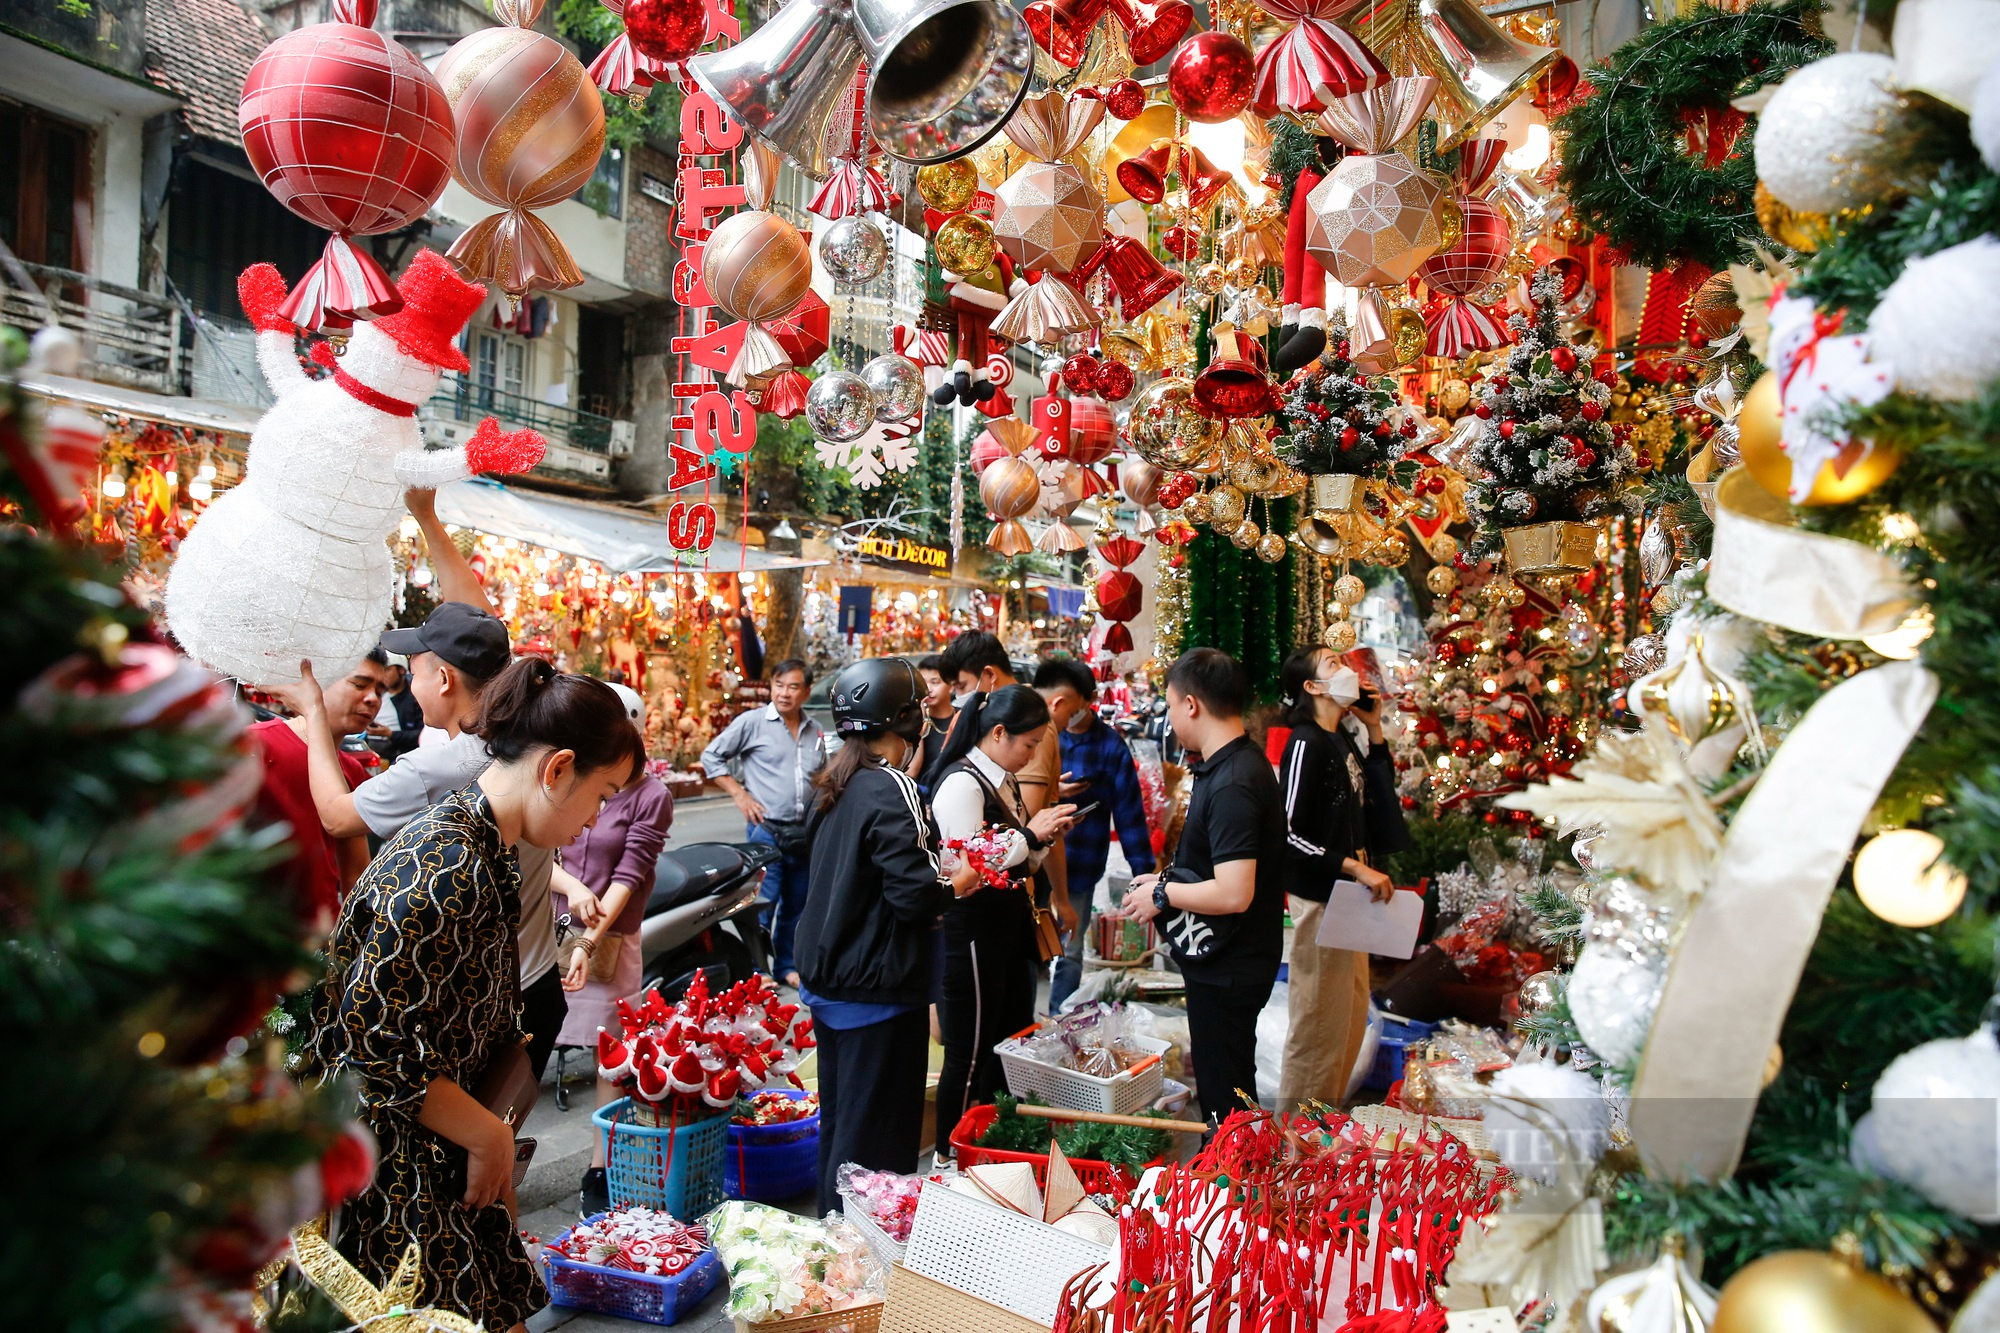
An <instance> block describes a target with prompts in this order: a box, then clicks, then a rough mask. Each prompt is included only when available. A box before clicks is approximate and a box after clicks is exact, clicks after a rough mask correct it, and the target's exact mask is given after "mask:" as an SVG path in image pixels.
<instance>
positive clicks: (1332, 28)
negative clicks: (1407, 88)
mask: <svg viewBox="0 0 2000 1333" xmlns="http://www.w3.org/2000/svg"><path fill="white" fill-rule="evenodd" d="M1260 7H1261V8H1262V9H1264V10H1265V11H1266V12H1268V13H1269V14H1270V15H1271V16H1272V17H1274V18H1277V19H1281V20H1290V21H1291V22H1292V25H1293V26H1292V27H1290V28H1287V29H1286V30H1285V31H1284V32H1283V33H1282V34H1280V35H1279V36H1277V37H1275V38H1273V39H1272V40H1271V41H1270V42H1269V43H1267V44H1266V45H1265V47H1264V49H1263V50H1261V51H1259V52H1258V53H1257V67H1256V73H1255V80H1256V81H1255V84H1254V95H1253V97H1252V100H1251V103H1250V105H1251V108H1252V109H1253V110H1254V111H1255V112H1256V113H1257V114H1258V115H1259V116H1260V117H1262V118H1264V119H1266V120H1268V119H1270V118H1271V117H1272V116H1276V115H1286V116H1291V117H1293V118H1294V119H1297V120H1300V121H1310V120H1312V119H1313V118H1314V117H1315V116H1317V115H1319V113H1320V112H1322V111H1324V110H1326V109H1327V107H1329V106H1331V105H1332V104H1333V102H1334V101H1335V99H1337V98H1341V97H1346V96H1347V95H1348V94H1350V93H1359V92H1366V91H1367V90H1369V89H1370V88H1379V87H1381V86H1382V85H1383V84H1384V83H1387V82H1388V81H1389V68H1388V66H1386V65H1384V64H1383V63H1382V61H1381V59H1380V57H1378V56H1377V55H1376V54H1375V53H1374V52H1373V51H1371V50H1369V49H1368V47H1367V45H1366V44H1365V43H1363V42H1362V41H1361V39H1360V38H1358V37H1356V36H1355V35H1354V34H1353V33H1351V32H1348V31H1347V30H1346V29H1345V28H1342V27H1339V26H1338V25H1336V24H1335V23H1334V22H1333V20H1334V19H1335V18H1336V17H1337V16H1338V15H1340V14H1341V13H1343V12H1344V11H1346V10H1348V9H1351V8H1353V6H1352V4H1351V3H1349V0H1272V3H1270V4H1264V5H1261V6H1260Z"/></svg>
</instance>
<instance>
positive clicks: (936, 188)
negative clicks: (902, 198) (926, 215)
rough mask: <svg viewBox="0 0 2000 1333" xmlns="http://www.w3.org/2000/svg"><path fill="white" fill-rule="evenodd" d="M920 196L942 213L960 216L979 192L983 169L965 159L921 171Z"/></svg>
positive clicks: (918, 188)
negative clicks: (957, 213) (958, 214)
mask: <svg viewBox="0 0 2000 1333" xmlns="http://www.w3.org/2000/svg"><path fill="white" fill-rule="evenodd" d="M917 193H918V194H919V195H920V196H922V198H923V201H924V202H925V203H927V204H929V205H930V206H931V207H932V208H935V209H936V210H937V211H938V212H940V213H956V212H958V211H959V210H961V209H963V208H964V207H965V206H966V205H968V204H970V203H971V202H972V198H973V196H974V195H976V194H978V193H979V169H978V168H977V167H975V166H973V165H972V164H971V163H970V162H968V161H966V160H965V159H964V158H962V157H960V158H954V159H952V160H951V161H949V162H933V163H931V164H930V165H929V166H925V167H918V168H917Z"/></svg>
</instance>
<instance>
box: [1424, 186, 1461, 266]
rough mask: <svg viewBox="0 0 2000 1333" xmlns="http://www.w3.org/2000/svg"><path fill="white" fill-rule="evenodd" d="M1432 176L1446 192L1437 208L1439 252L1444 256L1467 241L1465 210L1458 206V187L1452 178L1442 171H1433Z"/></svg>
mask: <svg viewBox="0 0 2000 1333" xmlns="http://www.w3.org/2000/svg"><path fill="white" fill-rule="evenodd" d="M1431 175H1433V176H1435V177H1436V178H1437V179H1438V180H1439V181H1440V182H1441V183H1442V184H1443V185H1444V190H1445V193H1444V197H1443V198H1442V199H1439V200H1438V206H1437V220H1438V248H1437V252H1438V253H1439V254H1443V253H1444V252H1445V251H1447V250H1449V249H1451V248H1452V247H1453V246H1455V245H1457V244H1458V243H1459V242H1460V241H1462V240H1464V239H1465V210H1464V209H1462V208H1460V207H1459V206H1458V195H1457V193H1456V188H1457V187H1456V186H1455V184H1454V183H1453V181H1452V179H1451V177H1449V176H1447V175H1445V174H1444V173H1443V172H1442V171H1433V172H1432V173H1431Z"/></svg>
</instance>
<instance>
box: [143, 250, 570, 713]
mask: <svg viewBox="0 0 2000 1333" xmlns="http://www.w3.org/2000/svg"><path fill="white" fill-rule="evenodd" d="M396 288H397V291H399V292H400V293H401V294H402V298H403V308H402V309H401V310H399V311H398V312H396V313H395V314H392V315H385V316H383V317H381V318H380V319H376V320H372V321H369V322H367V323H362V324H357V325H356V326H355V328H354V333H353V336H352V338H350V339H349V341H348V344H347V350H346V352H345V353H344V354H343V355H340V356H338V357H336V356H334V355H333V351H332V349H331V348H330V347H329V346H327V345H326V344H325V343H320V344H316V345H315V346H314V348H313V353H312V355H313V360H314V361H315V362H317V363H319V364H321V365H323V366H326V367H328V368H329V369H331V370H332V372H333V373H332V375H330V376H328V377H327V378H325V379H314V378H312V377H311V376H309V375H307V374H306V373H305V371H304V369H303V368H302V367H301V366H300V365H299V361H298V357H297V356H296V355H295V354H294V353H293V350H292V339H293V336H294V329H293V326H292V324H291V323H290V322H289V321H288V320H286V319H285V318H284V317H283V316H282V315H280V314H278V308H279V306H280V305H281V304H282V303H283V301H284V299H285V285H284V280H283V279H282V278H281V277H280V276H279V275H278V271H277V270H276V269H275V268H273V267H272V266H271V265H269V264H257V265H253V266H252V267H251V268H249V269H246V270H245V271H244V273H243V275H242V277H240V278H239V279H238V280H237V286H236V290H237V296H238V298H239V299H240V300H241V301H242V303H243V309H244V312H245V313H246V314H248V315H249V316H250V319H251V322H252V323H253V324H254V325H255V326H256V329H257V360H258V364H259V365H260V366H262V368H263V371H264V378H265V380H266V381H267V382H268V383H269V384H270V386H271V391H272V392H273V393H274V394H276V395H277V399H278V401H277V403H276V404H275V405H274V406H273V407H272V408H271V410H270V411H268V412H266V413H265V414H264V417H263V419H262V420H261V421H259V422H258V423H257V428H256V429H255V430H254V431H253V432H252V433H251V436H250V451H249V459H248V463H247V466H246V469H245V474H244V479H243V482H242V483H241V484H240V485H238V486H237V487H235V488H234V489H233V490H231V491H229V492H227V493H226V494H224V495H223V496H221V497H220V498H219V499H217V500H216V501H215V503H214V504H212V505H210V506H209V507H208V509H207V511H206V512H205V513H204V514H203V515H202V516H201V521H200V522H198V523H197V524H195V526H194V529H193V531H191V532H190V533H189V534H188V536H187V539H186V541H184V542H183V543H182V545H181V549H180V554H179V556H178V558H177V559H176V560H175V561H174V566H173V570H172V572H171V573H170V574H169V576H168V578H167V597H166V611H167V624H168V627H169V628H170V629H171V630H172V631H173V634H174V637H175V638H176V639H177V640H179V642H180V645H181V648H182V649H183V650H184V651H186V652H187V654H188V655H189V656H190V657H193V658H194V659H195V660H197V661H199V662H201V663H202V664H203V665H205V666H208V667H210V668H212V669H214V670H216V671H218V672H221V673H222V674H223V675H226V676H233V677H235V678H236V679H238V680H241V681H244V682H246V683H249V684H254V685H279V684H288V683H290V682H292V681H296V680H297V679H298V678H299V663H300V662H301V661H310V662H311V663H312V664H313V670H314V672H315V674H317V675H318V676H319V678H320V679H322V680H331V679H335V678H337V677H338V676H340V675H341V674H343V673H344V672H346V671H347V670H348V669H349V668H350V667H352V666H353V664H354V663H356V662H358V661H360V660H361V658H362V657H363V656H365V655H366V654H367V653H368V651H369V650H370V649H372V648H374V647H375V644H376V641H377V640H378V639H379V638H380V637H381V634H382V630H383V628H384V627H385V626H386V625H387V624H388V621H389V602H390V597H391V596H392V594H393V592H394V581H395V575H394V570H393V568H392V566H391V562H390V555H389V545H388V538H389V534H390V533H391V532H392V531H394V530H395V528H396V526H397V524H398V522H399V521H400V520H401V517H402V513H403V492H404V491H405V490H407V489H410V488H419V489H425V490H434V489H436V488H437V487H439V486H442V485H443V484H445V483H446V482H449V481H458V480H461V479H463V478H466V477H470V476H472V475H474V474H475V473H482V472H525V471H526V470H527V469H529V468H531V467H533V466H534V465H535V464H536V463H538V462H539V461H541V457H542V453H543V450H544V448H545V442H544V441H543V439H542V437H541V436H540V435H538V434H537V433H535V432H534V431H531V430H523V431H513V432H503V431H501V429H500V427H499V424H498V423H497V422H495V421H494V420H493V419H492V418H490V417H489V418H487V419H486V420H484V421H482V422H480V423H479V426H478V429H477V430H475V431H474V433H473V435H472V438H471V440H470V441H468V442H467V444H466V446H465V447H464V448H463V449H434V450H427V449H425V448H424V442H423V436H422V433H421V431H420V430H419V428H418V426H417V419H416V418H417V409H418V407H419V406H420V405H421V404H422V403H423V402H424V401H425V400H426V399H428V398H429V397H430V396H431V395H432V394H433V393H434V392H436V390H437V387H438V381H439V380H440V378H442V376H443V373H444V372H445V371H447V370H456V371H460V372H464V371H466V370H468V369H469V365H468V363H467V361H466V359H465V353H464V352H463V351H461V350H460V349H459V347H458V345H457V343H456V341H455V340H456V338H457V336H458V333H459V330H460V329H462V328H464V327H465V322H466V320H468V319H470V318H471V317H472V313H473V312H474V311H475V310H477V309H478V308H479V306H480V304H481V303H482V302H483V301H484V300H485V298H486V289H485V288H483V287H481V286H479V285H477V284H475V283H470V282H466V281H465V280H463V279H462V278H460V277H459V276H458V275H457V274H456V273H454V272H453V271H452V269H451V266H450V265H449V264H448V263H446V262H445V261H444V260H443V259H441V258H439V257H438V255H437V254H435V253H434V252H432V251H430V250H421V251H419V252H418V253H417V256H416V258H415V259H414V260H413V261H412V262H411V264H410V267H409V270H408V272H406V273H405V274H404V275H403V278H402V280H401V281H399V282H398V283H397V284H396Z"/></svg>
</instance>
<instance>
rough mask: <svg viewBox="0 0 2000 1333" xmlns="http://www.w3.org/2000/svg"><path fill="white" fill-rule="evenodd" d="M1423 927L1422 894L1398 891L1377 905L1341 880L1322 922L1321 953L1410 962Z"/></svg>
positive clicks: (1348, 881) (1336, 883)
mask: <svg viewBox="0 0 2000 1333" xmlns="http://www.w3.org/2000/svg"><path fill="white" fill-rule="evenodd" d="M1423 923H1424V896H1423V895H1422V894H1421V893H1411V892H1408V891H1406V890H1403V889H1398V890H1397V891H1396V892H1395V894H1394V895H1393V896H1391V897H1390V899H1389V901H1388V902H1386V903H1378V902H1376V901H1375V899H1374V898H1373V897H1372V896H1370V894H1369V892H1368V890H1367V889H1364V888H1362V887H1361V886H1360V885H1359V884H1357V883H1355V882H1354V881H1353V880H1351V879H1338V880H1335V881H1334V882H1333V892H1332V893H1331V894H1330V895H1328V897H1327V900H1326V912H1325V914H1324V915H1322V916H1321V917H1320V919H1319V934H1318V936H1317V937H1316V942H1317V943H1318V944H1319V946H1320V947H1321V948H1322V949H1352V950H1354V951H1355V952H1356V953H1376V954H1381V955H1382V956H1383V957H1384V958H1408V957H1409V956H1410V955H1411V954H1413V953H1415V952H1416V951H1417V932H1418V930H1419V929H1421V928H1422V926H1423Z"/></svg>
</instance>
